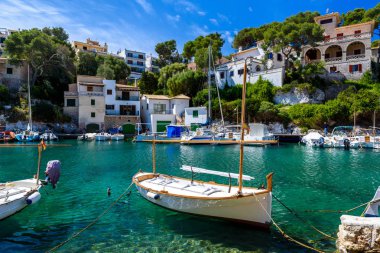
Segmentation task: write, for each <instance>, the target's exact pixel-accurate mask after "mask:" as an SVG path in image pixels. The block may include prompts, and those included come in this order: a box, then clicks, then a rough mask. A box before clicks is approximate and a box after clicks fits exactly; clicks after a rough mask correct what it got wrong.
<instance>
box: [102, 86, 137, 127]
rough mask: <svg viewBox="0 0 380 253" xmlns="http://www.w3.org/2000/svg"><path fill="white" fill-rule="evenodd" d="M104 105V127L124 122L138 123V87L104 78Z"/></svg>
mask: <svg viewBox="0 0 380 253" xmlns="http://www.w3.org/2000/svg"><path fill="white" fill-rule="evenodd" d="M103 83H104V85H105V88H104V89H105V93H104V96H105V107H106V112H105V116H104V127H105V129H109V128H112V127H115V126H123V125H125V124H133V125H135V124H136V123H140V89H139V88H138V87H135V86H130V85H124V84H117V83H116V81H115V80H104V81H103Z"/></svg>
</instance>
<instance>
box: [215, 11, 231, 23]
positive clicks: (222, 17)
mask: <svg viewBox="0 0 380 253" xmlns="http://www.w3.org/2000/svg"><path fill="white" fill-rule="evenodd" d="M217 15H218V18H219V20H220V21H222V22H226V23H228V24H231V21H230V19H229V18H228V17H227V16H226V15H223V14H220V13H218V14H217Z"/></svg>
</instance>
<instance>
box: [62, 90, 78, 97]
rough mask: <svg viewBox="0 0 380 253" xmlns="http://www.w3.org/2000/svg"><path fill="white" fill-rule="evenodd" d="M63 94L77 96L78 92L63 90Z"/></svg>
mask: <svg viewBox="0 0 380 253" xmlns="http://www.w3.org/2000/svg"><path fill="white" fill-rule="evenodd" d="M64 95H65V96H78V92H76V91H65V92H64Z"/></svg>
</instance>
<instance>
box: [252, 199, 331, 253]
mask: <svg viewBox="0 0 380 253" xmlns="http://www.w3.org/2000/svg"><path fill="white" fill-rule="evenodd" d="M253 196H255V198H256V201H257V202H259V204H260V206H261V208H262V209H263V210H264V212H265V213H266V214H267V215H268V217H269V219H270V220H271V221H272V223H273V225H274V226H275V227H276V228H277V229H278V231H279V232H280V233H281V235H282V236H283V237H284V238H285V239H287V240H288V241H290V242H294V243H295V244H298V245H299V246H302V247H304V248H306V249H310V250H313V251H315V252H318V253H325V252H324V251H322V250H320V249H317V248H314V247H312V246H310V245H307V244H305V243H303V242H300V241H298V240H296V239H294V238H293V237H291V236H290V235H287V234H286V233H285V231H284V230H282V228H281V227H280V226H279V225H278V224H277V223H276V222H275V221H274V220H273V218H272V216H271V215H270V214H269V213H268V211H267V210H266V209H265V207H264V206H263V204H261V202H260V200H259V199H258V198H257V196H256V194H255V193H253Z"/></svg>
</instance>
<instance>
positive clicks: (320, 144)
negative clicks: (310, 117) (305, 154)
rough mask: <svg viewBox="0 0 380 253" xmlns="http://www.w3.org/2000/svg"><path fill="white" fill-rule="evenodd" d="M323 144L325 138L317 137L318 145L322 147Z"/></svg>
mask: <svg viewBox="0 0 380 253" xmlns="http://www.w3.org/2000/svg"><path fill="white" fill-rule="evenodd" d="M324 144H325V138H323V137H321V138H319V147H321V148H322V147H323V145H324Z"/></svg>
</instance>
